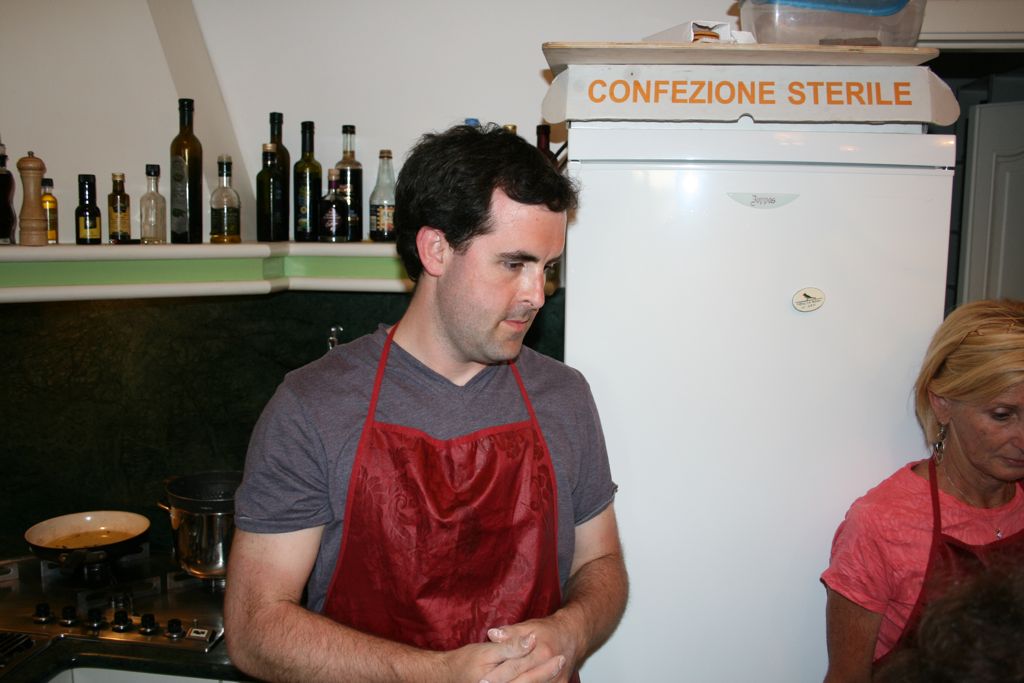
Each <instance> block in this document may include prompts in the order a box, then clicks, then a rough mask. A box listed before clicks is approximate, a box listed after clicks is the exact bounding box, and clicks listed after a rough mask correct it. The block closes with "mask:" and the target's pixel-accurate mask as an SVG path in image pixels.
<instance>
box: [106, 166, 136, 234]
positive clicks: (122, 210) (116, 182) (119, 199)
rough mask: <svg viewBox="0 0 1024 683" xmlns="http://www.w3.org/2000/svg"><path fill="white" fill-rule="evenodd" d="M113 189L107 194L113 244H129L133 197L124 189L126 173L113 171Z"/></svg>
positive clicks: (108, 224) (111, 175)
mask: <svg viewBox="0 0 1024 683" xmlns="http://www.w3.org/2000/svg"><path fill="white" fill-rule="evenodd" d="M110 180H111V183H112V189H111V192H110V194H108V195H107V230H109V231H110V243H111V244H128V243H129V242H130V241H131V239H132V219H131V210H130V207H131V199H130V198H129V197H128V193H126V192H125V191H124V173H111V174H110Z"/></svg>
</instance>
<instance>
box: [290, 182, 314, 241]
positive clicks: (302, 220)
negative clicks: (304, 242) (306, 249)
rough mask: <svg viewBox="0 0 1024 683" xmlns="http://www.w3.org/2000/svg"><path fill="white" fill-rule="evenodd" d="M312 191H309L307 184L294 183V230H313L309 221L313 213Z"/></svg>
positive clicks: (303, 231) (300, 231)
mask: <svg viewBox="0 0 1024 683" xmlns="http://www.w3.org/2000/svg"><path fill="white" fill-rule="evenodd" d="M315 198H316V197H314V194H313V192H311V191H310V187H309V186H308V185H305V184H302V185H299V184H296V186H295V232H296V234H298V233H304V234H307V235H308V234H311V233H312V232H313V226H312V223H311V222H310V218H311V217H312V216H313V215H314V212H313V200H314V199H315Z"/></svg>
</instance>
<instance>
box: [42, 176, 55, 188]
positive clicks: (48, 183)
mask: <svg viewBox="0 0 1024 683" xmlns="http://www.w3.org/2000/svg"><path fill="white" fill-rule="evenodd" d="M43 187H53V178H43Z"/></svg>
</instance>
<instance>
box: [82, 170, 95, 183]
mask: <svg viewBox="0 0 1024 683" xmlns="http://www.w3.org/2000/svg"><path fill="white" fill-rule="evenodd" d="M78 182H79V184H81V183H88V184H90V185H91V184H93V183H95V182H96V176H94V175H93V174H92V173H79V174H78Z"/></svg>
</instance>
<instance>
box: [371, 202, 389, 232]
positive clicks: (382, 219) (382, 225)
mask: <svg viewBox="0 0 1024 683" xmlns="http://www.w3.org/2000/svg"><path fill="white" fill-rule="evenodd" d="M370 230H373V231H375V232H378V233H383V234H385V235H387V234H390V233H392V232H394V230H395V207H394V206H391V205H389V204H370Z"/></svg>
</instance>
